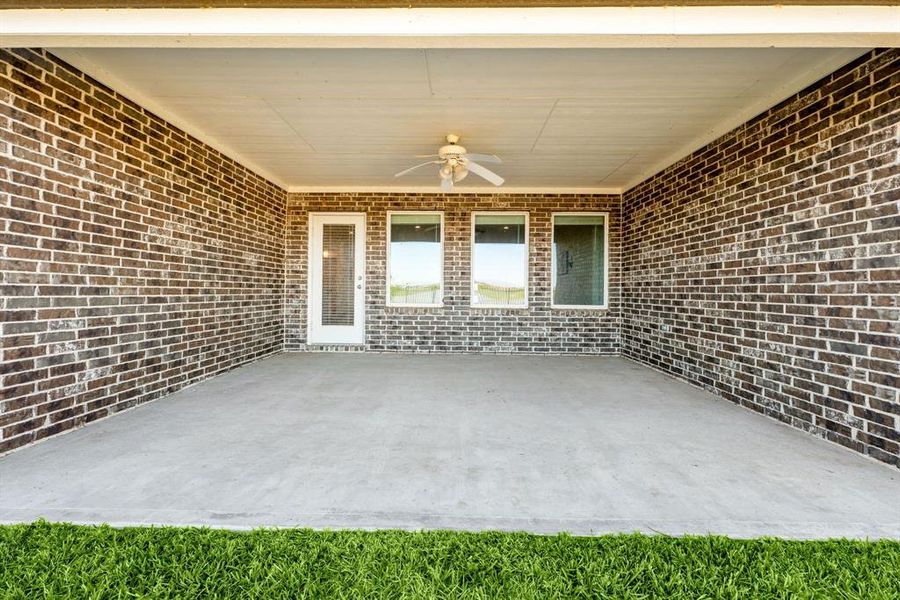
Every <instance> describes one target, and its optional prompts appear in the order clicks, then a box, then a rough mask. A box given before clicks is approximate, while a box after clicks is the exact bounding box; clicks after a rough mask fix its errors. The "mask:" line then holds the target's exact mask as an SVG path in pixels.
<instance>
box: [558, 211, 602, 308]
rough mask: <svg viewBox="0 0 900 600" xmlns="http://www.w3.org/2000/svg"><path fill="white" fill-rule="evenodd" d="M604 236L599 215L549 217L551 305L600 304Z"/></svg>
mask: <svg viewBox="0 0 900 600" xmlns="http://www.w3.org/2000/svg"><path fill="white" fill-rule="evenodd" d="M605 236H606V219H605V218H604V217H603V216H601V215H597V216H588V215H585V216H568V215H559V216H555V217H553V267H552V268H553V303H554V304H568V305H574V306H599V305H602V304H604V298H605V294H606V290H605V289H604V279H605V273H604V269H605V261H606V257H605V256H604V251H605V248H604V240H605Z"/></svg>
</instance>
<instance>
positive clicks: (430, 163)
mask: <svg viewBox="0 0 900 600" xmlns="http://www.w3.org/2000/svg"><path fill="white" fill-rule="evenodd" d="M439 162H441V161H439V160H429V161H428V162H423V163H422V164H421V165H416V166H414V167H410V168H408V169H406V170H404V171H400V172H399V173H396V174H395V175H394V177H400V176H401V175H406V174H407V173H409V172H410V171H415V170H416V169H418V168H419V167H424V166H425V165H435V164H437V163H439Z"/></svg>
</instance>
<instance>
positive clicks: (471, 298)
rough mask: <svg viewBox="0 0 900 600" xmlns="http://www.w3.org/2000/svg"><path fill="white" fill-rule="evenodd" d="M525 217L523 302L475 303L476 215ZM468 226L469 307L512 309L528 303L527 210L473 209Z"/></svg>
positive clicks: (528, 221)
mask: <svg viewBox="0 0 900 600" xmlns="http://www.w3.org/2000/svg"><path fill="white" fill-rule="evenodd" d="M506 216H510V217H522V216H524V217H525V302H524V304H475V221H476V217H506ZM471 219H472V222H471V224H470V227H469V235H470V238H471V239H470V240H469V307H470V308H475V309H480V308H484V309H488V310H489V309H497V308H503V309H512V310H522V309H526V308H528V305H529V300H530V298H529V296H530V294H529V287H530V286H531V268H530V262H531V260H530V259H531V229H530V227H531V223H530V221H531V215H530V213H529V212H528V211H513V210H486V211H473V212H472V215H471Z"/></svg>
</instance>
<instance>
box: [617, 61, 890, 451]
mask: <svg viewBox="0 0 900 600" xmlns="http://www.w3.org/2000/svg"><path fill="white" fill-rule="evenodd" d="M898 122H900V52H898V51H897V50H887V51H874V52H872V53H870V54H868V55H866V56H865V57H863V58H862V59H860V60H858V61H856V62H854V63H853V64H852V65H849V66H848V67H845V68H843V69H841V70H839V71H837V72H836V73H834V74H832V75H830V76H829V77H826V78H825V79H824V80H822V81H820V82H819V83H817V84H815V85H813V86H811V87H810V88H808V89H806V90H804V91H802V92H800V93H799V94H797V95H796V96H794V97H792V98H790V99H788V100H787V101H785V102H783V103H782V104H780V105H779V106H776V107H774V108H773V109H771V110H769V111H767V112H766V113H764V114H762V115H760V116H759V117H757V118H756V119H754V120H752V121H750V122H748V123H746V124H745V125H743V126H741V127H739V128H738V129H736V130H734V131H732V132H731V133H729V134H727V135H725V136H724V137H722V138H720V139H719V140H717V141H715V142H714V143H712V144H710V145H708V146H706V147H704V148H702V149H701V150H699V151H697V152H695V153H694V154H692V155H690V156H688V157H685V158H684V159H682V160H680V161H679V162H678V163H677V164H675V165H673V166H671V167H669V168H668V169H666V170H665V171H663V172H661V173H659V174H657V175H656V176H654V177H651V178H650V179H648V180H647V181H644V182H643V183H641V184H640V185H638V186H636V187H635V188H633V189H631V190H628V191H627V192H626V193H625V194H624V199H623V221H624V224H623V235H624V246H623V251H622V257H623V258H622V269H623V286H624V290H623V294H622V296H623V300H622V305H623V328H622V352H623V354H624V355H625V356H628V357H631V358H633V359H635V360H638V361H640V362H642V363H645V364H648V365H650V366H653V367H655V368H657V369H661V370H663V371H666V372H668V373H671V374H673V375H676V376H678V377H680V378H682V379H685V380H687V381H689V382H692V383H695V384H697V385H700V386H702V387H703V388H706V389H708V390H710V391H713V392H715V393H717V394H719V395H721V396H723V397H724V398H727V399H729V400H731V401H733V402H737V403H739V404H741V405H743V406H746V407H748V408H751V409H753V410H756V411H758V412H761V413H764V414H766V415H769V416H771V417H774V418H776V419H779V420H781V421H784V422H785V423H789V424H790V425H793V426H794V427H798V428H800V429H803V430H805V431H809V432H812V433H815V434H818V435H820V436H823V437H825V438H827V439H829V440H832V441H834V442H837V443H839V444H842V445H844V446H846V447H848V448H851V449H853V450H856V451H858V452H863V453H865V454H868V455H870V456H872V457H874V458H877V459H879V460H882V461H885V462H888V463H893V464H900V397H898V388H900V211H898V208H900V169H898V164H900V162H898V147H900V143H898V140H900V137H898V134H900V126H898ZM665 328H668V330H665Z"/></svg>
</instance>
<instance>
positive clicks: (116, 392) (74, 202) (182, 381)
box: [0, 50, 286, 453]
mask: <svg viewBox="0 0 900 600" xmlns="http://www.w3.org/2000/svg"><path fill="white" fill-rule="evenodd" d="M285 198H286V193H285V192H284V191H283V190H282V189H280V188H278V187H276V186H275V185H273V184H271V183H269V182H268V181H266V180H265V179H263V178H261V177H259V176H257V175H255V174H254V173H252V172H250V171H248V170H247V169H246V168H244V167H242V166H241V165H239V164H237V163H235V162H234V161H232V160H230V159H228V158H226V157H225V156H223V155H221V154H219V153H218V152H216V151H214V150H212V149H211V148H209V147H208V146H205V145H204V144H202V143H200V142H198V141H197V140H195V139H192V138H191V137H189V136H188V135H187V134H185V133H183V132H182V131H180V130H178V129H175V128H174V127H172V126H171V125H169V124H167V123H166V122H164V121H162V120H161V119H159V118H157V117H155V116H154V115H152V114H150V113H149V112H147V111H146V110H144V109H143V108H141V107H139V106H137V105H135V104H133V103H132V102H129V101H128V100H127V99H125V98H123V97H122V96H120V95H118V94H116V93H115V92H113V91H111V90H109V89H107V88H105V87H103V86H102V85H100V84H98V83H96V82H95V81H93V80H91V79H90V78H88V77H87V76H86V75H84V74H82V73H80V72H78V71H77V70H75V69H73V68H72V67H70V66H68V65H66V64H64V63H62V62H61V61H59V60H57V59H55V58H54V57H53V56H52V55H50V54H48V53H46V52H43V51H28V50H0V244H2V246H0V272H2V277H3V279H2V280H0V286H2V307H0V310H2V315H0V316H2V338H0V341H2V348H0V351H2V359H3V362H2V369H0V376H2V392H0V453H2V452H4V451H7V450H11V449H13V448H16V447H19V446H22V445H24V444H27V443H29V442H32V441H35V440H39V439H41V438H44V437H47V436H49V435H53V434H56V433H59V432H62V431H65V430H69V429H72V428H73V427H77V426H79V425H82V424H85V423H88V422H90V421H93V420H95V419H98V418H100V417H104V416H106V415H109V414H111V413H114V412H117V411H120V410H123V409H125V408H129V407H132V406H135V405H137V404H139V403H142V402H146V401H148V400H152V399H154V398H157V397H160V396H163V395H165V394H168V393H170V392H173V391H175V390H177V389H179V388H181V387H184V386H186V385H188V384H190V383H193V382H196V381H199V380H201V379H204V378H206V377H209V376H211V375H213V374H216V373H220V372H222V371H226V370H228V369H231V368H234V367H236V366H238V365H240V364H242V363H245V362H247V361H250V360H254V359H256V358H259V357H262V356H266V355H269V354H272V353H276V352H279V351H281V349H282V347H283V332H284V319H283V299H284V298H283V291H284V290H283V283H284V280H283V275H284V242H283V232H284V213H285V210H284V205H285Z"/></svg>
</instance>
